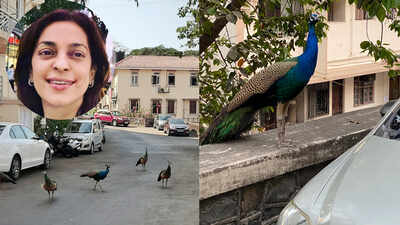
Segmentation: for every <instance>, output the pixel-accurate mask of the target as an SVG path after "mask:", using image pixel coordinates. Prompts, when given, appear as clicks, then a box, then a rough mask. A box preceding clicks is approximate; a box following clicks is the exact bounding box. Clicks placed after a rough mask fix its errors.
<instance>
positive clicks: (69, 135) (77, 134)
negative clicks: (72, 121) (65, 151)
mask: <svg viewBox="0 0 400 225" xmlns="http://www.w3.org/2000/svg"><path fill="white" fill-rule="evenodd" d="M64 136H67V137H71V138H86V137H89V136H90V134H89V133H64Z"/></svg>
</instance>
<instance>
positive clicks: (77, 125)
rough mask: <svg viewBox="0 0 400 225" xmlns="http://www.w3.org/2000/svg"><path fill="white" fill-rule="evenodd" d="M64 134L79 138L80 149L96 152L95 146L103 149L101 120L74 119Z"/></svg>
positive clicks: (100, 149)
mask: <svg viewBox="0 0 400 225" xmlns="http://www.w3.org/2000/svg"><path fill="white" fill-rule="evenodd" d="M64 136H66V137H70V138H73V139H75V140H78V141H79V142H80V144H81V148H80V151H87V152H89V153H90V154H93V153H94V150H95V148H97V149H98V150H99V151H102V150H103V142H105V139H103V129H102V126H101V123H100V121H99V120H96V119H94V120H73V121H72V122H71V124H70V125H69V126H68V127H67V129H66V132H65V133H64Z"/></svg>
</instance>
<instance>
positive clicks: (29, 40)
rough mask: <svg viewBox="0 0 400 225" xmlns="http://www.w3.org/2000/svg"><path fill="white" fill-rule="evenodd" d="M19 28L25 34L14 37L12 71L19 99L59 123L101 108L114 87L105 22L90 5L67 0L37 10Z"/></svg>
mask: <svg viewBox="0 0 400 225" xmlns="http://www.w3.org/2000/svg"><path fill="white" fill-rule="evenodd" d="M17 26H18V27H20V28H21V29H22V30H23V32H22V35H21V37H18V34H15V33H13V34H12V35H11V36H10V38H9V40H11V39H12V40H13V41H18V45H16V47H15V48H17V49H18V50H16V49H14V51H9V52H7V57H6V60H7V62H6V71H7V75H8V78H9V81H10V84H11V87H12V89H13V90H14V91H15V92H16V94H17V96H18V98H19V100H20V101H21V102H22V103H23V104H24V105H25V106H26V107H28V108H29V109H30V110H32V111H33V112H34V113H36V114H38V115H40V116H42V117H46V118H48V119H55V120H65V119H72V118H74V117H76V116H79V115H82V114H84V113H86V112H88V111H89V110H90V109H92V108H93V107H95V106H96V105H97V104H98V102H99V101H100V100H101V98H102V97H103V96H104V95H105V92H106V90H107V88H108V87H109V85H110V63H109V58H110V57H108V55H107V52H108V51H107V50H106V49H107V47H110V46H107V45H106V43H107V42H108V41H107V36H108V30H107V28H106V26H105V25H104V23H103V22H102V21H101V20H100V19H99V18H98V17H97V16H95V14H94V13H93V12H92V11H91V10H90V9H88V8H86V7H85V6H83V5H81V4H78V3H75V2H71V1H67V0H63V1H45V2H44V3H43V4H41V5H40V6H38V7H34V8H32V9H31V10H30V11H29V12H28V13H26V14H25V15H24V16H23V17H22V18H21V20H20V21H19V22H18V23H17ZM14 30H15V29H14ZM15 52H16V53H15Z"/></svg>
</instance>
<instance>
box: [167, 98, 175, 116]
mask: <svg viewBox="0 0 400 225" xmlns="http://www.w3.org/2000/svg"><path fill="white" fill-rule="evenodd" d="M168 113H171V114H173V113H175V100H168Z"/></svg>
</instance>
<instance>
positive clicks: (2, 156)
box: [0, 125, 16, 172]
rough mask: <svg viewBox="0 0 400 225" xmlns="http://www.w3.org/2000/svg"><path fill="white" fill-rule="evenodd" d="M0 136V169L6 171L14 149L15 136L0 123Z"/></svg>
mask: <svg viewBox="0 0 400 225" xmlns="http://www.w3.org/2000/svg"><path fill="white" fill-rule="evenodd" d="M0 136H2V137H3V138H0V171H3V172H7V171H8V170H9V169H10V164H11V160H12V157H13V156H14V152H15V149H16V145H15V143H14V138H15V136H14V134H12V133H11V130H10V129H8V127H7V126H5V125H0Z"/></svg>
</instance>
